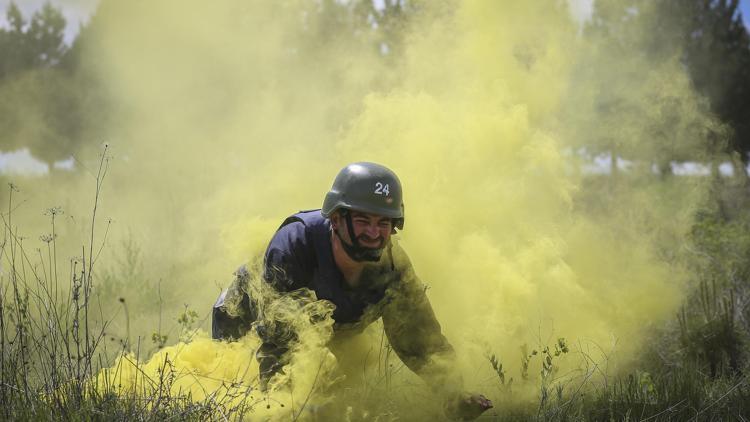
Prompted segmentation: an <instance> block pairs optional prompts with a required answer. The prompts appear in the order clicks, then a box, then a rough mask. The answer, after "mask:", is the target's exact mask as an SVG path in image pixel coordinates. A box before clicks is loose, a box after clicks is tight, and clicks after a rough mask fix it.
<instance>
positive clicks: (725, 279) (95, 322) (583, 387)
mask: <svg viewBox="0 0 750 422" xmlns="http://www.w3.org/2000/svg"><path fill="white" fill-rule="evenodd" d="M107 168H108V159H107V156H106V149H105V151H104V153H103V154H102V157H101V161H100V162H99V167H98V172H97V174H96V175H95V181H96V184H95V192H94V195H93V198H92V204H91V229H90V230H91V232H90V233H87V236H86V237H87V242H86V244H85V245H81V248H80V251H79V253H80V255H78V256H76V257H74V258H71V259H68V260H64V261H63V260H61V259H60V255H61V254H62V253H61V251H60V250H58V239H57V237H58V228H59V227H58V225H59V219H60V216H61V215H63V212H64V211H63V210H62V209H60V208H50V209H48V210H47V212H46V215H47V217H48V218H49V232H48V234H45V235H42V236H41V237H40V240H41V245H42V247H41V248H38V249H36V248H30V247H29V246H28V245H29V243H30V242H29V241H28V240H27V239H24V238H23V236H22V235H21V234H20V233H21V230H20V229H19V227H17V223H16V222H15V218H14V217H15V216H16V215H17V213H18V212H19V211H18V204H17V199H16V196H17V194H18V189H17V188H16V187H15V186H14V185H10V186H9V188H8V189H7V191H6V192H5V194H7V199H8V206H7V210H3V211H2V212H0V217H1V218H2V230H3V234H2V238H1V239H0V418H1V419H3V420H40V419H42V420H51V419H54V420H58V419H66V420H67V419H72V420H112V419H115V420H131V419H138V420H162V419H178V420H228V419H245V418H247V419H252V418H253V415H254V413H253V409H254V407H255V406H258V405H261V406H266V403H265V402H262V401H261V402H259V401H258V395H256V396H253V395H252V394H253V393H254V392H256V391H257V390H255V386H254V385H247V386H237V385H227V386H225V387H224V388H223V390H222V391H216V392H212V393H211V394H207V395H206V398H205V399H201V400H196V399H195V397H191V396H190V395H189V394H187V393H184V392H180V391H175V388H173V386H174V384H175V381H176V380H177V377H179V376H180V375H179V373H178V371H177V370H176V369H175V368H174V366H173V364H172V362H171V361H170V359H169V358H168V357H165V358H164V361H163V362H161V364H160V370H159V371H158V374H156V376H154V375H153V374H145V373H140V374H139V376H140V377H142V379H144V380H145V382H143V383H142V385H143V387H142V388H140V389H133V390H132V391H123V390H122V389H121V388H119V386H118V385H114V383H112V382H111V378H108V377H104V378H97V374H99V373H100V371H101V370H102V369H104V368H110V370H111V371H113V372H114V373H117V372H118V371H120V370H121V369H122V368H120V367H118V366H117V365H124V364H133V367H135V368H138V366H137V365H136V364H134V362H133V361H138V360H140V359H141V358H147V357H149V355H150V352H149V351H148V350H147V347H146V344H147V342H143V343H142V342H141V341H140V340H138V339H136V340H133V339H132V338H131V333H130V330H129V328H128V327H127V322H128V321H129V320H130V316H129V315H127V311H128V309H129V307H128V306H129V305H130V304H131V303H129V302H128V301H126V300H125V299H124V298H123V296H118V295H117V289H118V288H121V287H122V285H123V284H130V283H129V282H125V283H122V282H119V281H117V280H116V277H115V275H114V273H113V272H111V271H109V272H108V271H101V270H100V271H97V268H98V267H99V266H100V265H101V264H100V263H99V262H98V259H99V257H100V256H101V254H102V249H103V248H104V244H105V241H104V240H99V241H97V238H99V239H106V237H107V235H108V232H109V223H108V222H106V221H104V222H102V221H99V219H98V217H97V209H98V205H99V202H100V200H101V198H100V194H101V188H102V185H103V183H104V182H105V179H106V175H107ZM722 192H724V191H722ZM743 195H745V196H747V193H743ZM729 198H730V199H731V201H734V202H732V203H728V201H729V200H728V199H727V198H723V199H722V198H718V199H716V202H715V203H714V205H716V204H718V205H716V206H715V207H714V208H707V209H706V210H703V211H702V213H699V215H698V217H697V221H696V224H695V227H694V233H693V236H694V238H693V240H692V245H691V247H692V248H693V249H694V250H693V252H694V254H695V256H697V257H699V258H700V259H698V258H696V259H695V265H696V267H695V274H696V277H697V280H698V281H697V284H696V285H697V288H696V291H695V293H694V294H693V295H692V296H691V298H690V299H689V300H688V301H687V302H686V303H685V305H684V307H683V309H682V310H681V312H680V313H679V315H677V316H676V317H675V320H674V324H671V325H670V326H667V327H662V328H661V329H660V330H659V331H657V332H655V333H654V341H653V342H652V344H651V346H650V347H646V348H645V350H644V354H643V356H641V360H640V362H639V363H638V367H637V368H633V370H632V371H631V372H629V373H625V374H606V373H604V372H602V371H598V370H597V368H594V367H593V363H592V367H588V368H582V369H581V371H580V372H579V373H577V374H575V375H574V376H569V377H559V376H558V374H557V366H556V363H557V362H558V360H559V359H569V358H572V356H573V355H575V354H576V353H581V352H580V351H576V350H571V349H573V348H572V347H570V348H569V346H568V344H567V343H566V341H565V340H564V339H559V340H558V342H557V343H556V344H554V345H551V346H550V347H544V346H541V347H537V348H535V349H534V350H530V351H529V350H525V351H524V352H523V355H524V359H523V360H522V361H521V364H520V367H519V368H518V370H519V373H520V374H521V377H520V379H517V380H515V381H514V380H513V379H511V378H510V377H509V376H507V374H506V371H508V370H509V369H511V368H509V367H508V365H507V363H505V364H506V366H503V362H499V361H498V359H497V357H496V356H494V355H492V354H488V360H487V362H486V365H487V370H488V371H494V373H495V374H496V375H497V379H496V380H495V381H494V382H495V383H496V391H494V395H492V394H490V395H491V398H493V399H495V400H496V405H497V407H496V408H495V409H493V410H492V411H491V412H488V413H487V414H485V415H484V416H483V417H482V419H483V420H498V421H512V420H538V421H542V420H543V421H548V420H549V421H578V420H581V421H583V420H607V421H610V420H615V421H619V420H640V421H670V420H673V421H683V420H696V421H698V420H750V416H748V415H750V385H749V383H748V378H747V374H748V364H747V360H748V359H747V353H748V345H747V337H748V327H750V323H748V321H749V320H750V308H749V307H748V304H749V303H750V299H748V298H750V288H749V287H748V280H747V278H748V277H749V276H750V231H749V230H746V229H747V228H748V227H750V224H748V222H750V214H748V213H743V212H742V211H741V208H743V207H744V205H746V204H747V202H743V201H740V200H739V199H738V195H736V194H733V195H730V196H729ZM123 253H124V258H123V259H122V263H121V267H123V268H128V269H130V271H131V273H127V274H126V275H125V277H129V279H128V280H130V279H132V280H133V281H138V282H140V283H145V282H144V281H143V280H144V279H145V277H146V276H147V274H146V271H145V270H144V269H143V266H142V265H140V263H139V260H140V259H141V258H140V255H139V253H138V250H137V246H136V245H134V244H133V242H132V239H131V240H130V241H129V242H127V243H126V244H124V246H123ZM118 283H119V284H118ZM139 286H140V287H142V288H147V287H148V286H146V285H145V284H139ZM151 288H152V289H153V286H152V287H151ZM97 291H100V292H104V294H105V296H108V297H109V296H112V297H119V298H120V300H119V303H116V304H117V306H119V307H120V308H121V310H122V314H121V317H124V319H125V321H126V324H125V332H124V333H119V334H118V335H115V334H114V330H113V327H112V325H113V324H112V320H111V319H107V316H106V315H105V312H104V309H107V308H108V307H111V306H112V303H104V304H103V303H102V302H101V301H100V300H99V297H100V296H99V295H98V294H96V293H97ZM135 300H138V298H135ZM110 302H111V301H110ZM159 303H161V299H160V302H159ZM132 305H133V306H134V307H135V308H138V307H143V306H144V305H143V304H137V303H135V304H132ZM198 319H199V318H198V315H197V314H196V313H195V312H194V311H192V310H190V309H187V308H186V309H185V310H184V312H183V313H182V315H181V316H180V320H179V322H178V324H180V325H181V326H183V328H187V327H188V326H192V325H193V324H194V323H196V322H198V321H197V320H198ZM114 338H117V339H119V341H116V342H113V341H112V339H114ZM108 340H109V341H108ZM185 340H188V341H189V338H186V339H185ZM150 341H151V343H152V344H151V345H152V346H153V347H155V348H160V347H164V346H165V344H166V343H167V337H166V335H165V334H164V333H163V332H162V330H161V327H160V328H159V330H158V332H157V333H155V335H154V336H153V337H152V338H151V339H150ZM390 350H391V349H390V348H389V346H388V345H387V342H385V343H384V344H383V345H381V350H380V351H378V352H377V356H378V368H381V367H382V369H378V371H379V372H378V373H377V374H375V375H374V376H369V378H368V377H364V376H363V378H362V380H361V383H360V384H356V383H355V385H354V386H353V387H352V388H349V389H347V390H345V391H341V392H339V393H338V395H337V397H338V400H339V401H338V402H337V403H335V405H334V406H333V407H332V408H329V409H320V408H316V407H315V405H314V404H312V403H310V404H309V405H308V410H307V411H306V413H303V409H295V411H294V412H292V413H291V415H292V416H291V417H292V418H296V419H305V418H306V417H308V416H309V417H310V418H314V417H316V416H315V415H316V414H318V415H321V414H323V415H330V416H331V417H345V416H346V417H349V418H350V419H352V420H357V419H368V418H369V419H378V420H397V419H399V418H401V419H402V420H403V419H404V418H409V419H413V418H419V417H421V416H420V415H423V416H424V415H428V414H429V416H430V417H437V418H439V417H440V412H439V410H434V409H433V410H431V411H429V412H428V413H424V412H425V411H424V408H425V407H424V406H423V405H422V404H418V403H417V402H419V400H421V399H424V400H430V399H429V398H424V397H417V396H414V397H404V394H403V391H404V390H399V389H398V388H397V387H394V386H393V376H394V373H395V372H397V371H399V370H404V369H403V366H402V365H400V364H399V362H397V359H396V358H395V357H393V356H392V353H390ZM124 352H131V353H132V354H131V355H125V354H124ZM251 354H252V351H249V352H248V357H249V358H251V357H250V356H251ZM117 357H121V359H119V360H118V359H116V358H117ZM381 360H382V365H381ZM394 364H395V366H394ZM530 364H531V365H532V366H533V365H536V366H538V367H539V373H538V374H532V375H536V376H530V375H529V372H530ZM113 366H114V367H113ZM536 366H534V367H536ZM513 369H515V368H513ZM136 370H138V369H136ZM357 382H359V381H357ZM514 382H515V383H516V385H518V384H520V383H532V384H533V385H535V386H536V388H537V389H538V392H539V394H538V399H537V400H536V401H532V402H529V401H523V400H518V399H517V398H514V396H513V388H515V387H514V384H513V383H514ZM238 387H239V388H238ZM410 391H414V392H415V394H418V391H419V390H410ZM352 409H359V410H362V409H365V410H366V411H364V410H362V411H361V412H359V413H357V412H358V411H355V410H352ZM316 412H317V413H316ZM368 415H369V416H368ZM424 417H426V416H424Z"/></svg>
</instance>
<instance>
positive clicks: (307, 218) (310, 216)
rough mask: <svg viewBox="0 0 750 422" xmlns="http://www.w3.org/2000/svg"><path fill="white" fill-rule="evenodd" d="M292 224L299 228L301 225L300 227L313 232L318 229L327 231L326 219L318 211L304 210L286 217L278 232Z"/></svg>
mask: <svg viewBox="0 0 750 422" xmlns="http://www.w3.org/2000/svg"><path fill="white" fill-rule="evenodd" d="M294 223H299V224H298V225H297V227H300V225H301V226H302V227H306V228H308V229H313V230H314V229H319V228H326V229H327V228H328V224H329V223H328V219H327V218H326V217H323V214H321V213H320V209H315V210H304V211H300V212H298V213H295V214H292V215H290V216H289V217H287V218H286V219H285V220H284V222H283V223H281V226H280V227H279V230H281V229H282V228H284V227H286V226H289V225H293V224H294Z"/></svg>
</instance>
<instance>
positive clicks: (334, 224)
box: [331, 211, 341, 230]
mask: <svg viewBox="0 0 750 422" xmlns="http://www.w3.org/2000/svg"><path fill="white" fill-rule="evenodd" d="M340 221H341V214H339V212H338V211H336V212H334V213H333V214H331V228H332V229H334V230H338V228H339V222H340Z"/></svg>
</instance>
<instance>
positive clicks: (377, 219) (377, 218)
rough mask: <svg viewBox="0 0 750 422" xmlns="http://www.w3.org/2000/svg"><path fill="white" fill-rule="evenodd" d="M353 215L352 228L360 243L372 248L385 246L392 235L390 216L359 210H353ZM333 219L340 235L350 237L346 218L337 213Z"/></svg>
mask: <svg viewBox="0 0 750 422" xmlns="http://www.w3.org/2000/svg"><path fill="white" fill-rule="evenodd" d="M351 215H352V228H353V230H354V236H355V237H356V239H357V240H358V241H359V244H360V245H362V246H364V247H366V248H371V249H380V248H383V247H385V245H386V244H387V243H388V239H390V237H391V231H392V230H393V220H392V219H390V218H388V217H383V216H382V215H378V214H370V213H364V212H359V211H351ZM335 217H336V218H334V219H333V220H332V222H333V223H334V229H337V230H339V235H341V236H343V237H344V238H346V239H348V240H349V242H351V243H352V244H353V242H352V239H349V233H348V230H347V229H346V227H345V225H346V219H345V218H343V217H342V216H341V215H340V214H337V215H336V216H335Z"/></svg>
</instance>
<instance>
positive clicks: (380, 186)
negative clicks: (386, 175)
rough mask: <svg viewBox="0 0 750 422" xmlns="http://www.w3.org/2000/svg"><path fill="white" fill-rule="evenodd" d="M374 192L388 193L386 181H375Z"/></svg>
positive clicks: (388, 188) (379, 193)
mask: <svg viewBox="0 0 750 422" xmlns="http://www.w3.org/2000/svg"><path fill="white" fill-rule="evenodd" d="M375 193H376V194H378V195H385V196H388V195H390V187H389V186H388V183H386V184H382V183H380V182H376V183H375Z"/></svg>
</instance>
